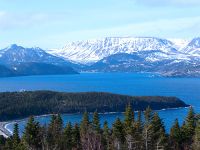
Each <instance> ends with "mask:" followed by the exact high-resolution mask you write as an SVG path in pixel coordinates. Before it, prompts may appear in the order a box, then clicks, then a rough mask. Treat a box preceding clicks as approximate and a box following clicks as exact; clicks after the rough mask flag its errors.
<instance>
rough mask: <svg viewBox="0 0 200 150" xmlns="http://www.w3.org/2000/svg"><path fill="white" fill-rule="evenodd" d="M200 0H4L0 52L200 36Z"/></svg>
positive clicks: (0, 12) (0, 28) (1, 13)
mask: <svg viewBox="0 0 200 150" xmlns="http://www.w3.org/2000/svg"><path fill="white" fill-rule="evenodd" d="M199 10H200V1H199V0H98V1H95V0H1V1H0V48H3V47H6V46H8V45H10V44H12V43H17V44H19V45H23V46H26V47H33V46H39V47H42V48H44V49H48V48H61V47H63V46H64V45H65V43H66V42H68V41H77V40H85V39H94V38H102V37H107V36H109V37H113V36H122V37H127V36H133V37H134V36H137V37H138V36H154V37H161V38H183V39H191V38H193V37H197V36H200V11H199Z"/></svg>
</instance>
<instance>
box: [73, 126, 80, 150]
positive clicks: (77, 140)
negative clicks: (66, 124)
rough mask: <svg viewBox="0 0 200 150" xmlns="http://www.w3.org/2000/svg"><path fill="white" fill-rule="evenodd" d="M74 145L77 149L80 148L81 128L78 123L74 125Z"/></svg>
mask: <svg viewBox="0 0 200 150" xmlns="http://www.w3.org/2000/svg"><path fill="white" fill-rule="evenodd" d="M72 146H73V148H75V149H79V148H80V130H79V126H78V124H77V123H76V124H75V125H74V127H73V129H72Z"/></svg>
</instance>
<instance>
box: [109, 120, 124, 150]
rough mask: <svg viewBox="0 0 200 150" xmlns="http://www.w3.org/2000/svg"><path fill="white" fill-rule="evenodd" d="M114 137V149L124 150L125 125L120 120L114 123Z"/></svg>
mask: <svg viewBox="0 0 200 150" xmlns="http://www.w3.org/2000/svg"><path fill="white" fill-rule="evenodd" d="M112 135H113V139H114V147H115V148H116V149H122V148H123V146H124V142H125V131H124V126H123V123H122V122H121V120H120V119H119V118H117V120H116V121H115V122H114V123H113V126H112Z"/></svg>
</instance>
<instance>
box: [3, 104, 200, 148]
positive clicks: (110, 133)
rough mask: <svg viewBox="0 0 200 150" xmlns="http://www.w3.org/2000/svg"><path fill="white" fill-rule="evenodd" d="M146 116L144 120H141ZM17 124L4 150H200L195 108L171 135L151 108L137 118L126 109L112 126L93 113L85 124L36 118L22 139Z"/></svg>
mask: <svg viewBox="0 0 200 150" xmlns="http://www.w3.org/2000/svg"><path fill="white" fill-rule="evenodd" d="M142 116H144V119H142V118H143V117H142ZM18 130H19V129H18V125H17V124H15V126H14V133H13V136H12V137H10V138H8V139H5V138H3V137H1V138H0V149H2V150H86V149H87V150H165V149H166V150H170V149H171V150H192V149H194V150H199V149H200V118H199V117H198V115H196V114H195V113H194V111H193V109H192V108H190V109H189V112H188V115H187V117H186V119H185V121H184V123H183V124H182V125H181V126H180V125H179V123H178V120H177V119H176V120H175V122H174V124H173V126H172V128H171V130H170V133H169V134H167V133H166V132H165V126H164V124H163V122H162V119H160V117H159V115H158V114H157V113H155V112H153V111H152V110H151V109H150V107H148V108H147V109H146V110H145V111H144V113H142V112H138V115H137V117H136V116H135V115H134V111H133V110H132V107H131V106H130V105H129V106H128V107H126V111H125V117H124V120H120V119H119V118H117V119H116V120H115V122H114V123H113V125H112V127H111V128H109V127H108V123H107V122H104V124H103V127H101V125H100V121H99V115H98V113H97V112H94V114H93V119H92V120H91V121H90V120H89V117H88V113H87V112H85V113H84V115H83V119H82V122H81V123H80V125H79V124H75V125H72V124H71V123H70V122H69V123H68V124H67V125H63V121H62V118H61V116H60V115H59V114H58V115H53V116H52V119H51V122H50V124H49V125H48V126H40V124H39V123H38V122H36V121H35V120H34V118H33V117H30V118H29V121H28V123H27V125H26V127H25V131H24V133H23V136H22V138H20V137H19V131H18Z"/></svg>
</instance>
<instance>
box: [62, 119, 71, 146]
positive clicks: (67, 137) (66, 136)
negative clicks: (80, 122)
mask: <svg viewBox="0 0 200 150" xmlns="http://www.w3.org/2000/svg"><path fill="white" fill-rule="evenodd" d="M72 134H73V131H72V125H71V123H70V122H69V123H68V124H67V126H66V128H65V129H64V133H63V144H64V149H66V150H71V149H72V146H73V143H72Z"/></svg>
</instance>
